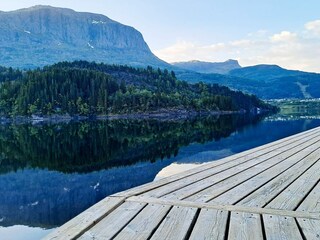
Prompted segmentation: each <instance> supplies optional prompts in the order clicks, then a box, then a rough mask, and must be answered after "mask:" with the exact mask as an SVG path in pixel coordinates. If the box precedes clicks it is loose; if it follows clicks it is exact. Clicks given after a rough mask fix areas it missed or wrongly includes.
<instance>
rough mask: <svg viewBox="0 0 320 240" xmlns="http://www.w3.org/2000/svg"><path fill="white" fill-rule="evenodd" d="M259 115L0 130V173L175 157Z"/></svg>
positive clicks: (81, 168)
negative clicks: (184, 149)
mask: <svg viewBox="0 0 320 240" xmlns="http://www.w3.org/2000/svg"><path fill="white" fill-rule="evenodd" d="M261 118H262V117H260V116H251V115H244V114H241V115H240V114H239V115H224V116H220V117H219V116H210V117H206V118H193V119H187V120H183V121H163V122H162V121H157V120H128V119H119V120H112V121H92V122H91V121H84V122H74V123H71V124H67V123H61V124H44V125H32V124H23V125H15V124H13V125H0V149H1V153H0V161H1V165H0V174H3V173H8V172H10V171H17V170H19V169H25V168H41V169H49V170H55V171H60V172H66V173H70V172H91V171H94V170H100V169H106V168H111V167H115V166H125V165H131V164H135V163H137V162H142V161H151V162H153V161H156V160H157V159H165V158H169V157H172V156H176V155H177V154H178V152H179V149H180V148H181V147H182V146H187V145H189V144H190V143H193V142H199V143H205V142H207V141H213V140H219V139H221V138H225V137H228V136H229V135H230V134H231V133H232V132H234V131H235V130H236V129H241V128H243V126H246V125H247V124H254V123H257V122H259V121H260V120H261Z"/></svg>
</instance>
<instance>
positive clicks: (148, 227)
mask: <svg viewBox="0 0 320 240" xmlns="http://www.w3.org/2000/svg"><path fill="white" fill-rule="evenodd" d="M170 208H171V206H169V205H159V204H149V205H148V206H146V207H145V208H144V209H143V210H142V211H141V212H140V213H139V214H138V215H137V216H136V217H135V218H134V219H133V220H132V221H131V222H130V223H129V224H128V225H127V226H126V227H125V228H124V229H123V230H122V231H121V232H120V233H119V234H118V235H117V236H116V237H115V238H114V239H117V240H120V239H123V240H127V239H148V238H149V237H150V236H151V234H152V233H153V232H154V231H155V230H156V228H157V226H158V225H159V224H160V222H161V221H162V219H163V218H164V217H165V215H166V214H167V213H168V211H169V210H170Z"/></svg>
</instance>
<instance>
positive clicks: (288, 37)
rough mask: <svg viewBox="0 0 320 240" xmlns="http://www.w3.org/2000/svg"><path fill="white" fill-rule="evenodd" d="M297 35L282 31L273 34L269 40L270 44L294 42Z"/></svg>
mask: <svg viewBox="0 0 320 240" xmlns="http://www.w3.org/2000/svg"><path fill="white" fill-rule="evenodd" d="M296 38H297V34H296V33H292V32H288V31H282V32H281V33H277V34H274V35H273V36H272V37H270V40H271V41H272V42H288V41H293V40H296Z"/></svg>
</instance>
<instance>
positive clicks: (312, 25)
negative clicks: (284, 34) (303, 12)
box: [304, 20, 320, 35]
mask: <svg viewBox="0 0 320 240" xmlns="http://www.w3.org/2000/svg"><path fill="white" fill-rule="evenodd" d="M304 27H305V28H306V29H307V30H308V31H310V32H311V33H313V34H316V35H320V20H315V21H312V22H308V23H306V24H305V25H304Z"/></svg>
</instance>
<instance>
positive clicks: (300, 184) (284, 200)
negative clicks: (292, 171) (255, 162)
mask: <svg viewBox="0 0 320 240" xmlns="http://www.w3.org/2000/svg"><path fill="white" fill-rule="evenodd" d="M319 172H320V161H319V160H318V161H317V163H316V164H315V165H314V166H312V167H311V168H310V169H308V171H306V172H305V173H304V174H303V175H302V176H300V177H299V178H298V179H297V180H296V181H294V182H293V183H292V184H291V185H290V186H289V187H287V188H286V189H285V190H284V191H283V192H281V193H280V194H279V195H278V196H277V197H276V198H274V199H273V200H272V201H271V202H270V203H269V204H268V205H267V206H266V207H268V208H274V209H287V210H294V209H296V208H297V207H298V205H299V203H300V202H301V201H302V200H303V199H304V198H305V196H306V195H307V194H308V193H309V192H310V190H311V189H312V188H313V187H314V186H315V184H316V183H317V182H318V181H319Z"/></svg>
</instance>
